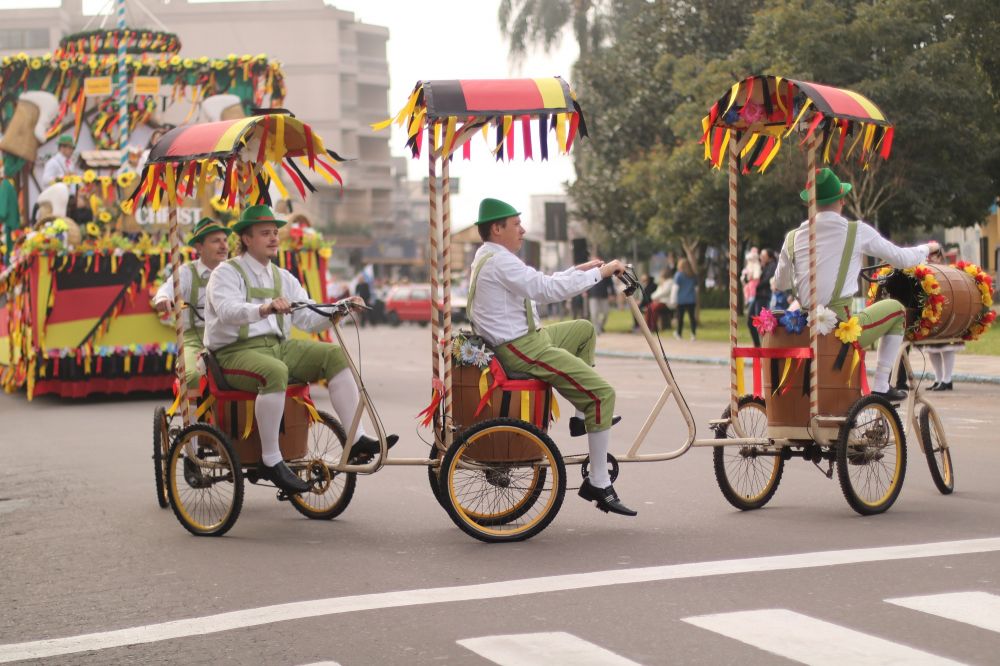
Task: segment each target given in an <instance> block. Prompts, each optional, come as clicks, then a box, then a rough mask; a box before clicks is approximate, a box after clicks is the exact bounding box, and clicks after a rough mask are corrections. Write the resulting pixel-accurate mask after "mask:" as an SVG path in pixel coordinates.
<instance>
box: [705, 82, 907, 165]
mask: <svg viewBox="0 0 1000 666" xmlns="http://www.w3.org/2000/svg"><path fill="white" fill-rule="evenodd" d="M702 129H703V135H702V142H703V143H704V144H705V158H706V159H708V160H711V162H712V164H713V165H714V166H715V167H720V166H721V165H722V162H723V160H724V159H725V155H726V148H727V146H728V143H729V141H730V140H731V138H734V135H735V139H736V140H738V141H740V142H741V145H742V148H741V150H740V158H741V162H742V168H743V172H744V173H748V172H749V171H750V169H751V168H757V170H758V171H760V172H763V171H764V170H765V169H767V167H768V165H770V163H771V161H772V160H773V159H774V157H775V155H777V153H778V150H779V149H780V148H781V143H782V140H783V139H785V138H787V137H788V136H789V135H790V134H791V133H792V132H794V131H796V130H800V131H802V132H803V133H804V138H803V139H802V143H805V142H806V141H808V140H810V139H811V138H812V137H813V136H814V135H816V134H817V132H819V135H820V136H821V142H820V147H819V149H820V150H821V151H822V156H823V160H824V161H826V162H829V161H831V159H830V158H831V154H832V155H833V160H832V161H833V163H834V164H836V163H838V162H839V161H840V159H841V158H842V157H844V158H848V157H850V156H851V155H852V154H853V153H854V151H855V150H856V149H858V147H859V146H860V149H861V150H860V155H859V161H860V162H861V163H862V164H863V165H865V166H867V165H868V164H869V163H870V162H871V160H872V158H873V157H874V156H875V155H879V156H881V157H882V159H888V157H889V153H890V151H891V150H892V139H893V127H892V124H891V123H890V122H889V120H888V119H887V118H886V116H885V114H884V113H882V110H881V109H879V108H878V106H877V105H876V104H875V103H874V102H872V101H871V100H870V99H868V98H867V97H865V96H864V95H861V94H860V93H857V92H854V91H853V90H846V89H843V88H834V87H832V86H827V85H821V84H818V83H811V82H809V81H797V80H794V79H785V78H782V77H780V76H751V77H749V78H746V79H744V80H742V81H739V82H737V83H734V84H733V86H732V88H730V90H729V91H727V92H726V94H724V95H723V96H722V97H720V98H719V99H718V100H717V101H716V102H715V104H713V105H712V108H711V109H709V112H708V115H707V116H705V117H704V118H703V119H702ZM747 135H749V136H747ZM845 149H846V150H845Z"/></svg>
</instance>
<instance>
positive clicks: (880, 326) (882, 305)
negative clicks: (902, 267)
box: [830, 298, 906, 347]
mask: <svg viewBox="0 0 1000 666" xmlns="http://www.w3.org/2000/svg"><path fill="white" fill-rule="evenodd" d="M830 309H831V310H833V311H834V313H835V314H836V315H837V317H838V318H839V319H841V320H843V319H845V315H846V313H847V312H849V311H850V299H848V298H844V299H839V300H837V301H834V302H833V303H831V304H830ZM854 315H855V316H856V317H857V318H858V321H859V322H860V323H861V337H859V338H858V344H860V345H861V346H862V347H868V346H869V345H871V344H873V343H874V342H875V341H876V340H878V339H879V338H881V337H882V336H884V335H902V334H903V331H904V329H905V327H906V308H904V307H903V304H902V303H900V302H899V301H896V300H893V299H891V298H890V299H886V300H884V301H878V302H877V303H872V304H871V305H869V306H868V307H866V308H865V309H864V310H861V311H859V312H855V313H854Z"/></svg>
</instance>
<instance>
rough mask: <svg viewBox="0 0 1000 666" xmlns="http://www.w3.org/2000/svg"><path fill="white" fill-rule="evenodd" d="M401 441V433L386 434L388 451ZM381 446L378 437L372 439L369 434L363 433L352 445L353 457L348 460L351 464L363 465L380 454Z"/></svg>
mask: <svg viewBox="0 0 1000 666" xmlns="http://www.w3.org/2000/svg"><path fill="white" fill-rule="evenodd" d="M398 441H399V435H386V436H385V448H386V451H388V450H389V449H391V448H392V447H394V446H395V445H396V442H398ZM379 451H381V448H380V447H379V443H378V440H377V439H372V438H371V437H369V436H368V435H362V436H361V439H359V440H358V441H357V442H355V443H354V446H353V447H351V457H350V459H349V460H348V461H347V462H348V463H349V464H351V465H363V464H364V463H366V462H368V461H369V460H371V459H372V458H374V457H375V456H377V455H378V454H379Z"/></svg>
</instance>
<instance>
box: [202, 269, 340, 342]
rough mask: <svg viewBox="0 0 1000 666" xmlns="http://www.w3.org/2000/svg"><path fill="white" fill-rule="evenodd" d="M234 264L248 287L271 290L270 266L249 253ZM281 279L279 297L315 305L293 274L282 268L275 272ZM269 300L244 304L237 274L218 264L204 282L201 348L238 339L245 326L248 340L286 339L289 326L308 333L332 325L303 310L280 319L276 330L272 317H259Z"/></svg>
mask: <svg viewBox="0 0 1000 666" xmlns="http://www.w3.org/2000/svg"><path fill="white" fill-rule="evenodd" d="M236 261H238V262H239V263H240V266H241V267H242V268H243V270H244V271H245V272H246V274H247V277H248V278H249V279H250V283H251V285H252V286H254V287H257V288H261V289H273V288H274V276H273V273H272V268H271V266H272V265H273V264H271V263H267V264H262V263H260V262H259V261H257V260H256V259H254V258H253V257H251V256H250V255H249V254H241V255H240V256H238V257H236ZM278 274H279V276H280V278H281V295H282V297H283V298H285V299H286V300H287V301H288V302H289V303H291V302H293V301H300V302H307V303H315V302H316V301H314V300H312V299H311V298H309V294H308V293H307V292H306V290H305V288H304V287H303V286H302V285H301V284H300V283H299V281H298V280H297V279H296V278H295V276H294V275H292V274H291V273H289V272H288V271H286V270H285V269H283V268H279V269H278ZM272 300H273V299H271V298H254V299H251V300H250V301H247V290H246V285H245V284H244V283H243V277H242V276H241V275H240V274H239V272H238V271H237V270H236V269H235V268H233V267H232V266H230V265H229V263H228V262H225V261H224V262H222V263H221V264H219V265H218V266H217V267H216V269H215V270H214V271H212V277H211V278H209V280H208V301H207V303H206V305H205V346H206V347H208V348H209V349H219V348H221V347H225V346H226V345H228V344H231V343H233V342H236V341H237V340H238V339H239V335H240V327H241V326H243V325H249V327H250V328H249V337H251V338H256V337H259V336H262V335H277V336H279V337H282V338H285V339H288V338H289V337H290V336H291V327H292V326H293V325H294V326H295V327H296V328H299V329H302V330H304V331H309V332H318V331H322V330H324V329H326V328H329V327H330V326H331V325H332V322H331V321H330V318H329V317H327V316H324V315H319V314H316V313H315V312H313V311H312V310H309V309H306V308H303V309H301V310H295V311H293V312H292V313H291V314H286V315H284V317H283V321H284V327H283V329H279V328H278V318H277V316H276V315H269V316H267V317H261V315H260V306H261V305H264V304H265V303H270V302H271V301H272Z"/></svg>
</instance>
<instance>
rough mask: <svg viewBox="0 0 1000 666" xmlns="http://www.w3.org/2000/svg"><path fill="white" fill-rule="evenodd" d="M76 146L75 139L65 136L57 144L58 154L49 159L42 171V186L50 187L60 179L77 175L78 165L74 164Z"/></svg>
mask: <svg viewBox="0 0 1000 666" xmlns="http://www.w3.org/2000/svg"><path fill="white" fill-rule="evenodd" d="M75 149H76V146H75V145H74V144H73V137H71V136H70V135H69V134H63V135H62V136H61V137H59V141H58V142H57V144H56V154H55V155H53V156H52V157H50V158H49V161H48V162H46V163H45V169H44V170H43V171H42V186H43V187H48V186H49V185H51V184H52V183H54V182H55V181H57V180H59V179H60V178H64V177H66V176H69V175H70V174H75V173H76V172H77V169H76V165H75V164H74V162H73V151H74V150H75Z"/></svg>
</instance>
